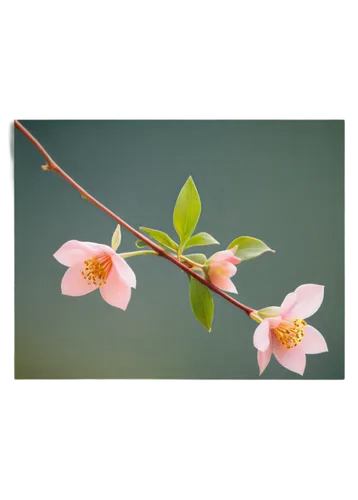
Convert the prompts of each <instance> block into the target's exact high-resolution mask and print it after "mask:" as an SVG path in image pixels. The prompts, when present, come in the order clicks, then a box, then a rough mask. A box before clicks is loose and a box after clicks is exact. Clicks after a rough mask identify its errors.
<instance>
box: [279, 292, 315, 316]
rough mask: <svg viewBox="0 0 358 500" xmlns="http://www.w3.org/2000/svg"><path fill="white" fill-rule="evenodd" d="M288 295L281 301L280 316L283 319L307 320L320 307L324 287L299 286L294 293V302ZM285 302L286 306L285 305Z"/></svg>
mask: <svg viewBox="0 0 358 500" xmlns="http://www.w3.org/2000/svg"><path fill="white" fill-rule="evenodd" d="M290 295H291V294H289V295H288V296H287V297H286V299H285V300H284V301H283V304H282V306H281V307H282V308H283V310H284V312H283V314H282V316H283V317H285V318H292V319H295V318H301V319H305V318H309V317H310V316H312V315H313V314H314V313H315V312H316V311H317V310H318V309H319V308H320V306H321V304H322V301H323V295H324V286H322V285H311V284H307V285H301V286H299V287H298V288H296V290H295V291H294V295H295V300H294V301H292V298H291V297H290V298H289V296H290ZM285 301H287V304H285Z"/></svg>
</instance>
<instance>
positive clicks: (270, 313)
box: [257, 306, 281, 319]
mask: <svg viewBox="0 0 358 500" xmlns="http://www.w3.org/2000/svg"><path fill="white" fill-rule="evenodd" d="M257 314H258V315H259V316H260V317H261V318H262V319H266V318H274V317H276V316H280V314H281V307H277V306H270V307H264V308H263V309H260V310H259V311H257Z"/></svg>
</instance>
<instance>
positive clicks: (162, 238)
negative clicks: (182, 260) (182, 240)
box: [140, 227, 179, 252]
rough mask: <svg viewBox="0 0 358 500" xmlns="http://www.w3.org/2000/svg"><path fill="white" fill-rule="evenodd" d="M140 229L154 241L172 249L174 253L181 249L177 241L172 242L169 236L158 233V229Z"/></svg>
mask: <svg viewBox="0 0 358 500" xmlns="http://www.w3.org/2000/svg"><path fill="white" fill-rule="evenodd" d="M140 229H141V230H142V231H144V232H145V233H148V234H150V236H151V237H152V238H153V240H156V241H158V242H159V243H161V244H162V245H164V246H166V247H168V248H170V249H171V250H174V252H176V251H177V250H178V248H179V245H178V243H175V241H174V240H172V239H171V237H170V236H169V235H168V234H166V233H163V231H158V230H157V229H150V228H149V227H141V228H140Z"/></svg>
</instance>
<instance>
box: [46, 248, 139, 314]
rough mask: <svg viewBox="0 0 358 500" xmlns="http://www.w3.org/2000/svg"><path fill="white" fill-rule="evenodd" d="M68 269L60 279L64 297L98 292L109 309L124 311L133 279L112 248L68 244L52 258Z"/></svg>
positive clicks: (130, 272) (128, 268)
mask: <svg viewBox="0 0 358 500" xmlns="http://www.w3.org/2000/svg"><path fill="white" fill-rule="evenodd" d="M54 257H55V259H57V260H58V261H59V262H60V263H61V264H63V265H64V266H68V268H69V269H67V271H66V272H65V275H64V277H63V278H62V283H61V290H62V293H63V294H64V295H71V296H73V297H77V296H80V295H86V294H87V293H89V292H93V290H96V289H97V288H99V289H100V292H101V295H102V298H103V299H104V300H105V301H106V302H108V304H110V305H111V306H114V307H119V308H120V309H123V311H125V310H126V308H127V305H128V302H129V299H130V298H131V288H135V287H136V277H135V274H134V272H133V270H132V269H131V268H130V267H129V265H128V264H127V262H126V261H125V260H124V259H123V258H122V257H121V256H120V255H118V254H116V252H115V251H114V250H112V248H110V247H109V246H107V245H100V244H98V243H88V242H83V241H76V240H71V241H68V242H67V243H65V244H64V245H62V247H61V248H60V249H59V250H57V252H56V253H55V254H54Z"/></svg>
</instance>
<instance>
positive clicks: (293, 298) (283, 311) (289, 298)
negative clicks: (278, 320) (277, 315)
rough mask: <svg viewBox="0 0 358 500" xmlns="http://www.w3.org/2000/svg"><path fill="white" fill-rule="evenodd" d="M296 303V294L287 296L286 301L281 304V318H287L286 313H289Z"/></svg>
mask: <svg viewBox="0 0 358 500" xmlns="http://www.w3.org/2000/svg"><path fill="white" fill-rule="evenodd" d="M295 302H296V294H295V292H291V293H289V294H288V295H286V297H285V298H284V300H283V302H282V304H281V316H282V317H283V318H285V317H286V311H289V310H290V308H291V307H293V305H294V304H295ZM301 319H302V318H301Z"/></svg>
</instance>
